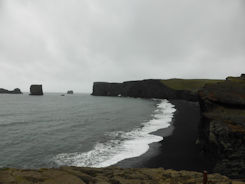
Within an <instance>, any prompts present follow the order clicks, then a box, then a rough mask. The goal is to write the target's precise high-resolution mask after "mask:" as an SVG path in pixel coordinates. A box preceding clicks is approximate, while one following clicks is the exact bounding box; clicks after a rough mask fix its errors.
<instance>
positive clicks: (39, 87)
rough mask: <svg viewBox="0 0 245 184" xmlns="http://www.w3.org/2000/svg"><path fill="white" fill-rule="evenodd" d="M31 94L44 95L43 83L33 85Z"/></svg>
mask: <svg viewBox="0 0 245 184" xmlns="http://www.w3.org/2000/svg"><path fill="white" fill-rule="evenodd" d="M30 95H43V89H42V85H40V84H33V85H31V87H30Z"/></svg>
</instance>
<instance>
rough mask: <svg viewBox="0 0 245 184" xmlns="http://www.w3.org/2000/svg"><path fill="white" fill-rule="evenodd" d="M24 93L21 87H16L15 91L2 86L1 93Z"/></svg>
mask: <svg viewBox="0 0 245 184" xmlns="http://www.w3.org/2000/svg"><path fill="white" fill-rule="evenodd" d="M1 93H2V94H22V92H21V90H20V89H19V88H15V89H14V90H13V91H9V90H6V89H3V88H0V94H1Z"/></svg>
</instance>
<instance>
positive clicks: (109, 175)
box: [0, 167, 243, 184]
mask: <svg viewBox="0 0 245 184" xmlns="http://www.w3.org/2000/svg"><path fill="white" fill-rule="evenodd" d="M0 183H3V184H13V183H14V184H24V183H26V184H37V183H38V184H69V183H70V184H171V183H173V184H174V183H178V184H200V183H203V174H202V173H198V172H190V171H174V170H164V169H162V168H158V169H144V168H142V169H121V168H115V167H109V168H100V169H95V168H79V167H61V168H52V169H39V170H20V169H1V170H0ZM208 183H215V184H231V183H233V181H232V180H230V179H229V178H227V177H225V176H222V175H219V174H210V175H208ZM235 183H236V182H235V181H234V184H235ZM242 183H243V182H240V184H242Z"/></svg>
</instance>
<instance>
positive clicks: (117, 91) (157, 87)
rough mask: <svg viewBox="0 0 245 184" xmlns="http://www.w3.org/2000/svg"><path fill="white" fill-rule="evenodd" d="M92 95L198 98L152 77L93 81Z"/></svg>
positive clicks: (194, 99)
mask: <svg viewBox="0 0 245 184" xmlns="http://www.w3.org/2000/svg"><path fill="white" fill-rule="evenodd" d="M92 95H94V96H124V97H140V98H164V99H185V100H190V101H197V100H198V98H197V94H196V93H193V92H191V91H187V90H174V89H171V88H169V87H167V86H166V85H164V84H163V83H162V82H161V81H160V80H153V79H150V80H142V81H128V82H123V83H106V82H95V83H94V85H93V92H92Z"/></svg>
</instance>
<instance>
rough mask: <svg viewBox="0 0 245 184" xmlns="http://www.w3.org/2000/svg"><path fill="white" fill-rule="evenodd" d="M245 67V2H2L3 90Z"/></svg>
mask: <svg viewBox="0 0 245 184" xmlns="http://www.w3.org/2000/svg"><path fill="white" fill-rule="evenodd" d="M242 72H245V1H244V0H0V88H1V87H2V88H7V89H13V88H15V87H19V88H21V89H22V90H23V91H28V90H29V86H30V84H33V83H40V84H43V85H44V90H45V91H49V92H50V91H53V92H62V91H67V90H69V89H73V90H74V91H75V92H91V90H92V84H93V82H94V81H110V82H121V81H126V80H138V79H146V78H162V79H165V78H173V77H174V78H176V77H178V78H225V77H226V76H228V75H240V73H242Z"/></svg>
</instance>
